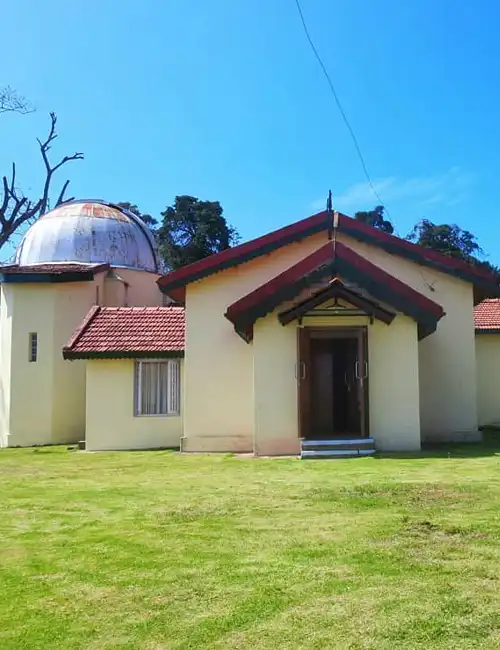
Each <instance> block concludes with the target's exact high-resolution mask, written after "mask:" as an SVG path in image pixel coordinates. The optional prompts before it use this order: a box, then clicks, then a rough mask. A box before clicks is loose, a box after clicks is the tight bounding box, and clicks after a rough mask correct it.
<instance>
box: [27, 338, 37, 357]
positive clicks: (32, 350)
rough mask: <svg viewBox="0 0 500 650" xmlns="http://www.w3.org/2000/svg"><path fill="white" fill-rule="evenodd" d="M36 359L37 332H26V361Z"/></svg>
mask: <svg viewBox="0 0 500 650" xmlns="http://www.w3.org/2000/svg"><path fill="white" fill-rule="evenodd" d="M37 361H38V332H30V333H29V334H28V363H37Z"/></svg>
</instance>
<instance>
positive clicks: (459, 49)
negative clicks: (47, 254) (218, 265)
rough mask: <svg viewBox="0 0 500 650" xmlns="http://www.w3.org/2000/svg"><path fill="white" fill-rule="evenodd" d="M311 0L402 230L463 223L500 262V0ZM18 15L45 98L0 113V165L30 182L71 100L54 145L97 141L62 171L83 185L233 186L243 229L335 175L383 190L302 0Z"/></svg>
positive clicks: (17, 61) (353, 192) (278, 220)
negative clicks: (54, 119)
mask: <svg viewBox="0 0 500 650" xmlns="http://www.w3.org/2000/svg"><path fill="white" fill-rule="evenodd" d="M302 7H303V11H304V14H305V16H306V19H307V21H308V24H309V28H310V31H311V33H312V36H313V38H314V40H315V42H316V44H317V47H318V49H319V50H320V52H321V54H322V57H323V59H324V62H325V64H326V65H327V67H328V69H329V71H330V74H331V76H332V78H333V80H334V82H335V85H336V88H337V92H338V94H339V96H340V98H341V101H342V103H343V106H344V109H345V111H346V113H347V115H348V117H349V119H350V121H351V123H352V126H353V128H354V130H355V132H356V134H357V137H358V139H359V142H360V145H361V148H362V150H363V153H364V156H365V158H366V161H367V164H368V167H369V170H370V173H371V176H372V178H373V180H374V182H375V185H376V187H377V189H378V191H379V193H380V194H381V196H382V198H383V200H384V203H385V204H386V206H387V208H388V210H389V213H390V217H391V219H392V220H393V222H394V223H395V225H396V228H397V232H398V233H399V234H401V235H405V234H407V232H408V231H409V230H410V229H411V227H412V225H413V224H414V223H415V222H416V221H418V220H419V219H420V218H422V217H427V218H429V219H431V220H433V221H436V222H440V223H443V222H453V223H458V224H459V225H460V226H462V227H466V228H469V229H471V230H472V231H473V232H475V233H476V234H477V236H478V238H479V241H480V243H481V245H482V246H483V247H484V249H485V250H486V251H487V253H488V259H489V260H490V261H492V262H496V263H500V236H499V235H500V220H499V219H498V217H497V216H496V210H497V208H498V207H499V204H500V196H499V194H500V121H499V119H498V104H499V101H500V81H499V76H498V62H499V61H500V39H499V38H498V29H497V26H498V23H499V19H500V5H497V3H495V2H493V0H490V1H488V0H476V2H466V1H462V2H455V0H439V2H436V0H406V1H405V2H401V1H400V0H382V2H374V0H349V2H345V1H343V2H340V0H302ZM2 17H3V19H4V21H3V22H4V24H7V25H8V26H9V27H8V29H6V30H4V31H3V43H2V50H3V52H4V57H3V66H2V74H1V76H0V85H7V84H10V85H11V86H14V87H15V88H17V89H18V90H19V91H20V92H21V93H22V94H23V95H26V96H27V97H29V98H30V99H31V101H32V102H33V103H34V104H35V105H36V108H37V111H36V112H35V113H34V114H31V115H27V116H18V115H2V116H1V117H0V137H1V142H2V147H1V150H0V171H1V172H2V173H3V172H4V170H7V169H8V165H9V164H10V162H11V161H12V160H16V162H17V165H18V180H19V184H20V185H21V186H22V187H23V189H25V191H26V193H29V192H30V191H33V192H35V193H36V191H37V188H38V186H39V184H40V182H41V179H42V166H41V161H40V160H39V159H38V152H37V147H36V141H35V138H36V136H41V135H44V134H45V132H46V129H47V125H48V115H47V114H48V112H49V111H51V110H54V111H56V112H57V114H58V116H59V133H60V137H59V139H58V141H57V143H56V144H55V146H54V149H53V154H54V156H57V155H58V154H61V155H62V154H65V153H72V152H73V151H75V150H78V151H83V152H84V153H85V160H84V161H82V162H74V163H71V164H70V165H68V167H67V168H64V169H63V170H61V173H60V175H59V176H58V181H59V182H60V183H62V182H63V181H64V180H65V178H66V177H69V178H71V186H70V189H71V194H72V195H75V196H77V197H80V198H83V197H84V198H87V197H96V198H97V197H98V198H104V199H108V200H111V201H131V202H133V203H137V204H138V205H139V207H140V208H141V209H142V210H143V211H144V212H150V213H152V214H153V215H157V214H158V213H159V212H160V211H161V210H162V209H164V207H165V206H166V205H168V204H170V203H172V201H173V199H174V196H175V195H176V194H193V195H195V196H198V197H200V198H202V199H210V200H219V201H220V202H221V203H222V205H223V207H224V210H225V214H226V216H227V218H228V221H229V222H230V223H232V224H233V225H235V226H236V227H237V228H238V230H239V231H240V233H241V236H242V238H243V239H248V238H251V237H255V236H257V235H260V234H263V233H265V232H267V231H269V230H272V229H274V228H278V227H280V226H283V225H286V224H287V223H290V222H292V221H294V220H297V219H300V218H302V217H305V216H308V215H309V214H312V213H314V212H315V211H317V210H319V209H322V208H323V207H324V204H325V200H326V195H327V192H328V189H329V188H331V189H332V191H333V194H334V205H335V207H337V208H338V209H340V210H343V211H345V212H347V213H348V214H352V213H354V212H355V211H356V210H358V209H369V208H371V207H373V206H374V205H375V204H376V203H377V200H376V198H375V197H374V196H373V195H372V194H371V192H370V189H369V188H368V187H367V184H366V181H365V178H364V175H363V172H362V169H361V165H360V163H359V160H358V158H357V156H356V152H355V150H354V147H353V145H352V142H351V140H350V137H349V135H348V132H347V130H346V128H345V125H344V124H343V122H342V119H341V117H340V115H339V113H338V111H337V109H336V107H335V104H334V102H333V98H332V96H331V93H330V91H329V89H328V86H327V84H326V81H325V79H324V77H323V76H322V72H321V70H320V68H319V66H318V64H317V61H316V60H315V59H314V58H313V55H312V53H311V51H310V49H309V46H308V44H307V42H306V40H305V37H304V33H303V31H302V26H301V23H300V20H299V16H298V14H297V10H296V7H295V2H294V0H163V1H162V0H143V1H142V2H138V1H137V0H133V1H132V0H130V1H129V2H118V1H117V0H101V1H97V0H86V1H85V2H83V1H82V0H80V1H75V2H68V1H67V0H66V1H62V0H46V1H45V2H43V3H42V2H37V0H16V2H11V3H6V4H5V6H4V7H3V9H2ZM7 53H8V54H9V55H8V56H7ZM55 189H56V188H55ZM9 252H10V251H7V252H3V258H5V257H6V255H7V254H8V253H9Z"/></svg>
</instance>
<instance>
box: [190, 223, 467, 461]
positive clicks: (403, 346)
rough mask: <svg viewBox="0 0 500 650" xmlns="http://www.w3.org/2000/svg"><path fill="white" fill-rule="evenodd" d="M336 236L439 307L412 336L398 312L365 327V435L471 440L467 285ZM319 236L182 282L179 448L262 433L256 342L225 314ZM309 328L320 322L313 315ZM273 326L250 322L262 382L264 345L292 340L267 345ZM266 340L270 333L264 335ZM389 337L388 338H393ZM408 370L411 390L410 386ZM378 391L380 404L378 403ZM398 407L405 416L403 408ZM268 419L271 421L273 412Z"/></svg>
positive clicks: (235, 441) (215, 445)
mask: <svg viewBox="0 0 500 650" xmlns="http://www.w3.org/2000/svg"><path fill="white" fill-rule="evenodd" d="M339 239H340V240H342V241H344V243H346V244H347V245H349V246H350V247H351V248H353V249H354V250H356V251H357V252H358V253H360V254H361V255H362V256H363V257H366V258H367V259H369V260H370V261H372V262H373V263H374V264H377V265H378V266H380V267H381V268H382V269H385V270H386V271H387V272H389V273H391V274H392V275H394V276H395V277H398V278H399V279H401V280H402V281H403V282H405V283H407V284H408V285H409V286H412V287H413V288H415V289H416V290H417V291H419V292H421V293H423V294H424V295H426V296H428V297H429V298H430V299H431V300H434V301H435V302H437V303H439V304H440V305H442V306H443V308H444V310H445V311H446V316H444V317H443V318H442V319H441V321H440V322H439V324H438V330H437V331H436V332H435V333H434V334H432V335H430V336H429V337H427V338H426V339H424V340H423V341H421V342H419V343H417V337H416V324H415V323H414V322H413V321H412V320H411V319H407V318H405V317H403V316H398V318H397V319H396V320H395V321H394V322H393V323H392V325H391V326H390V327H387V326H385V325H383V324H382V323H380V322H378V321H376V322H375V323H374V325H373V327H371V328H370V340H371V343H370V361H371V363H372V364H373V366H374V368H373V372H374V373H375V375H374V376H372V377H371V380H372V381H371V383H374V385H373V387H372V386H370V391H371V393H372V392H373V400H374V402H373V404H372V405H371V407H370V409H371V411H372V409H375V410H374V412H373V413H372V412H371V411H370V412H371V415H372V419H373V422H372V432H373V433H374V435H376V436H377V437H378V438H379V442H378V444H379V445H380V446H381V447H383V448H386V449H389V448H393V449H418V448H419V446H420V436H418V435H417V432H418V431H419V427H420V428H421V431H422V434H423V437H424V438H426V439H430V440H461V439H462V440H463V439H474V438H477V437H478V432H477V408H476V398H475V395H476V370H475V349H474V328H473V310H472V308H473V295H472V286H471V285H470V284H467V283H465V282H462V281H460V280H457V279H455V278H453V277H451V276H449V275H447V274H443V273H440V272H438V271H433V270H431V269H428V268H424V267H421V266H419V265H417V264H414V263H412V262H410V261H407V260H404V259H402V258H400V257H398V256H394V255H389V254H388V253H386V252H385V251H383V250H381V249H379V248H376V247H374V246H369V245H367V244H362V243H359V242H357V241H355V240H353V239H351V238H349V237H346V236H345V235H343V234H342V233H340V234H339ZM324 241H325V238H324V235H317V236H314V237H310V238H308V239H306V240H304V241H302V242H300V243H298V244H293V245H291V246H288V247H285V248H284V249H281V250H279V251H276V252H274V253H272V254H270V255H267V256H264V257H261V258H257V259H256V260H254V261H252V262H248V263H246V264H242V265H240V266H238V267H236V268H233V269H228V270H226V271H222V272H220V273H217V274H215V275H213V276H209V277H208V278H205V279H203V280H200V281H198V282H195V283H193V284H191V285H189V286H188V287H187V291H186V372H185V396H186V411H185V428H184V439H183V449H185V450H188V451H191V450H199V451H203V450H205V451H249V450H251V449H252V448H253V436H254V432H255V431H257V432H259V431H264V429H265V428H266V426H267V425H265V423H264V421H263V420H260V421H258V422H255V429H254V420H255V417H256V407H255V406H254V391H255V386H256V383H255V382H256V380H254V376H253V375H254V350H255V348H256V343H255V340H254V343H253V344H251V345H246V344H244V343H243V342H242V341H241V340H240V339H239V337H237V336H236V335H235V333H234V329H233V326H232V324H231V323H230V322H228V321H226V320H225V319H224V318H223V314H224V312H225V311H226V308H227V307H228V306H229V305H230V304H231V303H233V302H234V301H235V300H237V299H239V298H240V297H242V296H244V295H246V294H247V293H248V292H249V291H251V290H253V289H255V288H256V287H258V286H259V285H261V284H263V283H264V282H266V281H267V280H269V279H270V278H272V277H274V276H276V275H277V274H278V273H280V272H282V271H283V270H285V269H286V268H288V267H289V266H290V265H292V264H294V263H296V262H297V261H299V260H300V259H302V258H304V257H306V256H307V255H309V254H310V253H311V252H313V251H314V250H316V249H317V248H318V247H319V246H321V245H322V244H323V243H324ZM267 318H269V316H268V317H267ZM314 325H315V326H318V325H319V323H318V321H317V320H316V319H314ZM384 328H385V329H384ZM278 331H279V330H278V329H276V328H275V327H274V325H273V326H272V327H271V325H267V324H266V325H263V324H261V321H258V322H257V324H256V326H255V332H257V335H256V336H257V337H258V346H259V350H257V352H255V358H256V359H257V361H256V363H257V365H256V368H255V372H256V373H258V374H259V375H260V376H264V379H263V380H262V381H264V382H266V378H265V372H264V370H263V368H264V367H265V364H264V361H263V360H264V357H265V354H264V352H263V350H266V349H267V350H269V349H270V348H271V347H272V345H276V346H280V347H277V349H279V350H280V351H281V353H283V354H284V351H285V350H288V349H289V346H290V345H291V343H290V340H289V339H287V341H280V343H279V344H278V343H277V342H276V341H275V343H274V344H271V343H270V340H271V338H272V335H271V333H272V332H274V333H275V334H276V335H277V333H278ZM414 334H415V336H414ZM267 337H270V338H269V341H268V340H267ZM387 337H389V338H387ZM392 337H394V342H393V343H392V344H391V342H390V339H391V338H392ZM377 350H378V351H379V353H380V355H381V356H379V357H377ZM380 350H381V351H382V352H380ZM395 351H396V352H395ZM415 351H417V352H418V364H416V363H415V359H414V354H415ZM373 355H375V357H373ZM385 355H387V356H385ZM285 356H286V355H285ZM377 358H378V360H377ZM374 359H375V360H374ZM273 363H275V361H274V360H273V361H271V360H270V361H269V367H268V372H269V373H271V375H272V374H273V373H277V374H280V373H281V372H283V365H281V366H280V365H279V364H278V365H277V367H276V368H274V367H273ZM408 364H409V365H408ZM400 366H401V367H400ZM417 368H418V371H417V370H416V369H417ZM416 372H417V376H418V386H417V390H415V385H414V384H415V377H416V374H415V373H416ZM391 373H397V374H398V376H400V377H402V378H403V379H404V381H402V383H401V384H399V383H395V382H394V381H391V380H390V377H389V375H391ZM381 377H382V378H383V379H381ZM263 385H266V384H263ZM387 387H389V388H387ZM389 389H390V390H389ZM371 393H370V394H371ZM393 395H398V396H399V397H398V399H397V400H395V399H394V398H393ZM418 397H420V409H419V414H418V415H417V414H416V412H415V404H416V402H415V400H416V399H417V398H418ZM382 398H383V399H384V400H386V401H385V402H383V400H382ZM257 399H259V400H264V401H263V402H261V403H266V402H265V398H264V397H263V395H260V396H259V395H255V400H257ZM293 399H296V396H295V397H294V398H293ZM382 403H383V404H384V406H382ZM292 405H293V404H292ZM405 409H406V411H407V412H408V415H406V414H404V410H405ZM384 410H385V411H386V412H385V413H383V411H384ZM269 417H270V421H272V418H273V417H275V416H274V415H273V416H272V417H271V416H269ZM289 426H290V425H289V422H288V421H287V420H286V418H285V420H283V421H282V422H281V424H280V425H279V427H278V429H279V430H281V431H283V430H288V429H289ZM269 429H270V427H268V430H269ZM396 429H398V430H399V433H398V436H399V438H398V443H397V446H394V444H393V443H394V440H395V436H396ZM384 431H385V432H386V433H384ZM280 436H281V434H280ZM261 438H262V436H260V435H259V439H261ZM273 444H274V443H273Z"/></svg>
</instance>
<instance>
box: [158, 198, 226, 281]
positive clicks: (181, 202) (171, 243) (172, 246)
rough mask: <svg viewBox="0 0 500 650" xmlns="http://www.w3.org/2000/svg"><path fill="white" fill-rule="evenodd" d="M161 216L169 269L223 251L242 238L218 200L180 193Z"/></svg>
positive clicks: (160, 242) (163, 252)
mask: <svg viewBox="0 0 500 650" xmlns="http://www.w3.org/2000/svg"><path fill="white" fill-rule="evenodd" d="M161 216H162V221H161V223H160V226H159V228H158V229H157V231H156V236H157V240H158V245H159V248H160V253H161V255H162V257H163V259H164V262H165V264H166V266H167V268H168V269H169V270H173V269H177V268H179V267H181V266H185V265H186V264H191V263H192V262H196V261H198V260H201V259H203V258H204V257H208V256H209V255H212V254H214V253H219V252H220V251H223V250H225V249H226V248H230V247H231V246H233V245H234V244H236V243H238V241H239V235H238V233H237V231H236V230H235V228H233V227H232V226H230V225H228V223H227V221H226V218H225V217H224V215H223V209H222V206H221V204H220V203H219V202H218V201H200V199H198V198H196V197H194V196H176V197H175V201H174V204H173V205H170V206H168V207H167V208H166V209H165V211H164V212H162V213H161Z"/></svg>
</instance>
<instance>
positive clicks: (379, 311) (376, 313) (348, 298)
mask: <svg viewBox="0 0 500 650" xmlns="http://www.w3.org/2000/svg"><path fill="white" fill-rule="evenodd" d="M332 299H333V300H338V299H340V300H342V301H343V302H346V303H348V304H349V305H352V307H354V308H355V311H356V312H362V313H363V314H365V315H366V316H370V317H372V318H377V319H378V320H380V321H382V322H383V323H385V324H386V325H390V324H391V323H392V321H393V320H394V319H395V317H396V312H394V311H391V310H389V309H387V308H386V307H384V306H383V305H381V304H380V303H378V302H377V301H376V300H373V298H371V297H370V296H367V295H363V294H362V292H361V291H359V290H358V291H356V290H355V289H354V288H352V287H349V286H347V285H346V284H345V283H344V282H342V280H341V279H340V278H333V280H331V281H330V282H329V283H328V286H327V287H326V288H324V289H320V290H319V291H315V292H314V293H313V294H312V295H310V296H308V297H307V298H305V299H304V300H300V301H299V302H298V303H297V304H295V305H293V306H292V307H290V308H289V309H286V310H284V311H282V312H281V313H279V314H278V319H279V321H280V323H281V324H282V325H288V323H291V322H292V321H294V320H300V319H301V318H302V317H303V316H305V315H307V314H310V313H311V311H312V310H316V309H317V308H319V307H321V306H322V305H325V303H327V302H329V301H330V300H332ZM335 309H336V308H335ZM327 311H329V308H327ZM346 311H349V310H346V309H345V308H344V307H340V311H339V313H342V312H344V313H345V312H346Z"/></svg>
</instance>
